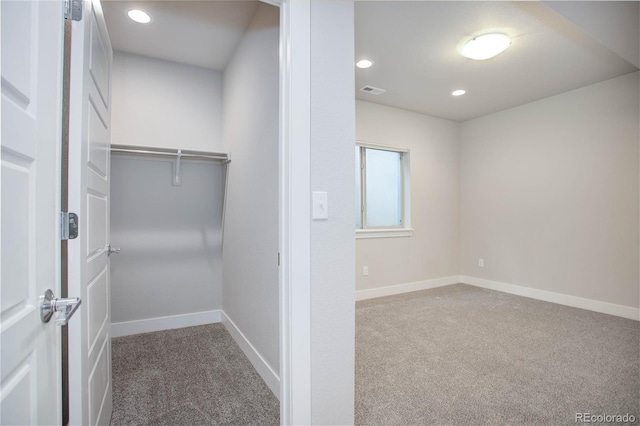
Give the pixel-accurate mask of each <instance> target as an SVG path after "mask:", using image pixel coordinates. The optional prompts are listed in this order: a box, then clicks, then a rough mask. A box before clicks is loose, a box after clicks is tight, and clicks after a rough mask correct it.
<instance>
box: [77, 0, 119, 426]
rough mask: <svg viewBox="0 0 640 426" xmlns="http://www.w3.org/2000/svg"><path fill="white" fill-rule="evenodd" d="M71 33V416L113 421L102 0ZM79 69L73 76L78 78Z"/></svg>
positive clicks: (106, 53)
mask: <svg viewBox="0 0 640 426" xmlns="http://www.w3.org/2000/svg"><path fill="white" fill-rule="evenodd" d="M72 25H73V28H72V40H71V78H72V79H71V95H70V137H69V144H70V158H69V188H70V191H69V205H70V210H71V211H74V212H75V211H77V212H79V213H80V220H79V233H80V235H79V237H78V239H77V240H74V241H73V242H70V243H69V258H70V261H69V278H70V279H69V293H70V294H73V295H75V294H78V295H80V297H82V300H83V304H82V306H81V310H80V311H79V315H80V316H81V318H82V320H81V321H77V322H75V323H74V324H72V326H71V327H70V329H69V333H70V334H69V337H70V338H69V362H70V365H71V366H74V365H78V366H80V368H77V369H73V368H71V369H70V370H69V395H70V413H69V414H70V422H71V423H72V424H83V425H95V424H108V423H109V419H110V417H111V407H112V402H111V335H110V331H111V330H110V328H111V306H110V297H111V295H110V291H109V278H110V274H109V257H108V255H107V246H108V244H109V243H108V236H109V184H110V182H109V167H110V153H109V138H110V130H111V128H110V120H111V111H110V109H109V105H110V96H111V62H112V50H111V44H110V42H109V38H108V35H107V29H106V25H105V23H104V16H103V14H102V8H101V6H100V2H99V0H84V11H83V18H82V21H79V22H73V24H72ZM74 76H75V77H74Z"/></svg>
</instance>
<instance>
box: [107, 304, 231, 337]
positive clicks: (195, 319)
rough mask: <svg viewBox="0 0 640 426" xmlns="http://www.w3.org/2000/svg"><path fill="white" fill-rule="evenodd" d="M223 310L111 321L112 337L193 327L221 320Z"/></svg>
mask: <svg viewBox="0 0 640 426" xmlns="http://www.w3.org/2000/svg"><path fill="white" fill-rule="evenodd" d="M221 314H222V311H221V310H219V309H217V310H214V311H204V312H194V313H189V314H182V315H171V316H168V317H158V318H149V319H143V320H137V321H125V322H114V323H111V337H121V336H129V335H131V334H140V333H150V332H152V331H161V330H172V329H174V328H182V327H191V326H194V325H204V324H212V323H216V322H220V321H221V319H222V317H221Z"/></svg>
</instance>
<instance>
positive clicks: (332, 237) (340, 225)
mask: <svg viewBox="0 0 640 426" xmlns="http://www.w3.org/2000/svg"><path fill="white" fill-rule="evenodd" d="M353 22H354V17H353V2H351V1H340V2H335V1H313V2H311V190H312V191H326V192H328V212H329V219H328V220H323V221H312V223H311V415H312V417H311V420H312V423H313V424H326V425H329V424H353V421H354V380H355V378H354V357H355V356H354V350H355V349H354V344H355V335H354V330H355V294H354V287H355V285H354V277H353V270H354V259H355V247H354V245H355V242H354V238H353V236H354V212H353V205H354V198H355V188H354V185H353V182H354V179H355V176H354V166H353V165H354V145H353V141H354V138H355V129H354V118H355V110H354V109H355V107H354V97H353V91H354V86H355V82H354V71H353V70H354V68H355V66H354V45H353Z"/></svg>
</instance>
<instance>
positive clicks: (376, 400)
mask: <svg viewBox="0 0 640 426" xmlns="http://www.w3.org/2000/svg"><path fill="white" fill-rule="evenodd" d="M639 360H640V323H638V322H636V321H632V320H626V319H623V318H618V317H614V316H609V315H604V314H598V313H595V312H590V311H585V310H581V309H574V308H569V307H565V306H560V305H556V304H552V303H547V302H541V301H536V300H533V299H527V298H524V297H518V296H513V295H509V294H504V293H499V292H495V291H491V290H484V289H480V288H476V287H471V286H467V285H463V284H457V285H452V286H447V287H442V288H437V289H433V290H426V291H420V292H415V293H408V294H404V295H399V296H391V297H386V298H380V299H372V300H367V301H362V302H358V303H357V308H356V419H355V420H356V424H362V425H408V424H412V425H426V424H429V425H504V424H510V425H520V424H527V425H562V424H566V425H569V424H573V425H575V424H576V423H575V416H576V413H581V412H587V413H591V414H610V415H611V414H625V413H630V414H633V415H635V417H636V419H637V418H638V417H639V415H640V412H639V411H640V410H639V403H640V402H639V401H640V365H639V364H640V363H639ZM635 423H636V424H637V423H638V421H637V420H636V422H635Z"/></svg>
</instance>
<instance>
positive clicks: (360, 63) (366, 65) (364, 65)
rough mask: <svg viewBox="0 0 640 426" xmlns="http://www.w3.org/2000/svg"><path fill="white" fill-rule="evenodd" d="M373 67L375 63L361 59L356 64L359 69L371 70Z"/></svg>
mask: <svg viewBox="0 0 640 426" xmlns="http://www.w3.org/2000/svg"><path fill="white" fill-rule="evenodd" d="M371 66H373V61H372V60H371V59H361V60H359V61H358V62H356V67H358V68H371Z"/></svg>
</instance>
